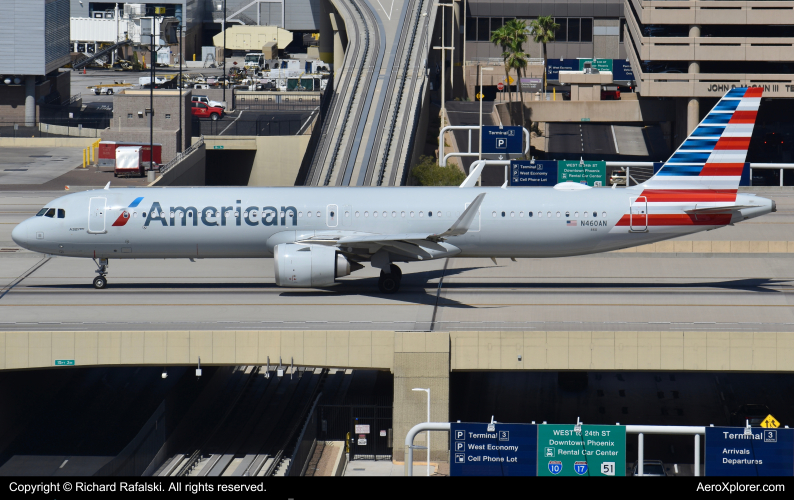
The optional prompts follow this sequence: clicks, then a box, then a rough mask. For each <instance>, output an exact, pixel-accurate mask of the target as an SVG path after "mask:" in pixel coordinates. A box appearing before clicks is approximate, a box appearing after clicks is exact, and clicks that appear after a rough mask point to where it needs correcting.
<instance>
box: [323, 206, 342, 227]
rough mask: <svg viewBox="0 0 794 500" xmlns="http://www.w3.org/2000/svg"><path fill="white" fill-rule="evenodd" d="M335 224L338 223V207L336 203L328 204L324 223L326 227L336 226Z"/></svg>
mask: <svg viewBox="0 0 794 500" xmlns="http://www.w3.org/2000/svg"><path fill="white" fill-rule="evenodd" d="M337 224H339V207H338V206H336V205H328V208H327V210H326V218H325V225H326V226H328V227H336V226H337Z"/></svg>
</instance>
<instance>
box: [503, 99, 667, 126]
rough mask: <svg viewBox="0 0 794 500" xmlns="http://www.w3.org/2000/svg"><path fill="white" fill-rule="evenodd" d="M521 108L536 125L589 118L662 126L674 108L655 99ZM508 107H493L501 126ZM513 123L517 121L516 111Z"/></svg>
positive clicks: (537, 104)
mask: <svg viewBox="0 0 794 500" xmlns="http://www.w3.org/2000/svg"><path fill="white" fill-rule="evenodd" d="M525 105H526V106H527V109H528V110H529V112H530V113H531V114H528V115H527V116H528V117H529V118H531V119H532V121H536V122H578V121H582V118H589V119H590V121H591V122H613V123H615V122H665V121H674V120H675V118H676V113H675V107H674V106H671V105H670V102H666V101H659V100H656V99H648V100H636V101H531V102H526V103H525ZM508 107H509V105H508V104H507V103H503V104H497V105H496V106H495V108H496V110H497V111H498V112H499V116H500V118H501V120H502V123H509V122H510V118H509V116H510V115H509V111H508ZM516 114H517V115H518V116H517V117H516V119H515V121H516V123H518V122H519V121H520V111H519V110H518V109H516Z"/></svg>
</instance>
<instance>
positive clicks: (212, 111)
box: [190, 102, 223, 121]
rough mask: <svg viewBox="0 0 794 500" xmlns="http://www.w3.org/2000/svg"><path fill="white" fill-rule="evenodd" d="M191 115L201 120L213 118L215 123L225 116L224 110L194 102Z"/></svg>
mask: <svg viewBox="0 0 794 500" xmlns="http://www.w3.org/2000/svg"><path fill="white" fill-rule="evenodd" d="M191 104H192V106H191V108H190V113H191V114H192V115H193V116H197V117H199V118H211V119H212V120H213V121H215V120H217V119H218V118H220V117H222V116H223V108H216V107H214V106H208V105H207V104H204V103H203V102H193V103H191Z"/></svg>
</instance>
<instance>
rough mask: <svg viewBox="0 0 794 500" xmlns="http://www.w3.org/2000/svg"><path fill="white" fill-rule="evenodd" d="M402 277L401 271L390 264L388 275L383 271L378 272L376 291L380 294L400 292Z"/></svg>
mask: <svg viewBox="0 0 794 500" xmlns="http://www.w3.org/2000/svg"><path fill="white" fill-rule="evenodd" d="M402 277H403V272H402V270H400V268H399V267H397V266H395V265H394V264H390V265H389V272H388V273H387V272H386V271H383V270H382V271H381V272H380V278H379V279H378V290H380V291H381V293H389V294H391V293H397V291H399V290H400V281H402Z"/></svg>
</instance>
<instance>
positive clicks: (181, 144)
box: [161, 21, 186, 160]
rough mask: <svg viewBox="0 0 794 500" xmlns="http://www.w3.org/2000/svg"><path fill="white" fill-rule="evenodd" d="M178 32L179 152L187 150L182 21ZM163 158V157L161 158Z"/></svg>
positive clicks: (177, 27)
mask: <svg viewBox="0 0 794 500" xmlns="http://www.w3.org/2000/svg"><path fill="white" fill-rule="evenodd" d="M176 32H177V33H178V34H179V82H178V84H177V87H179V153H181V152H182V151H184V150H185V142H186V141H185V139H186V138H185V137H184V133H183V132H182V124H183V121H182V85H183V84H182V23H181V21H180V23H179V24H177V25H176ZM161 160H162V158H161Z"/></svg>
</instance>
